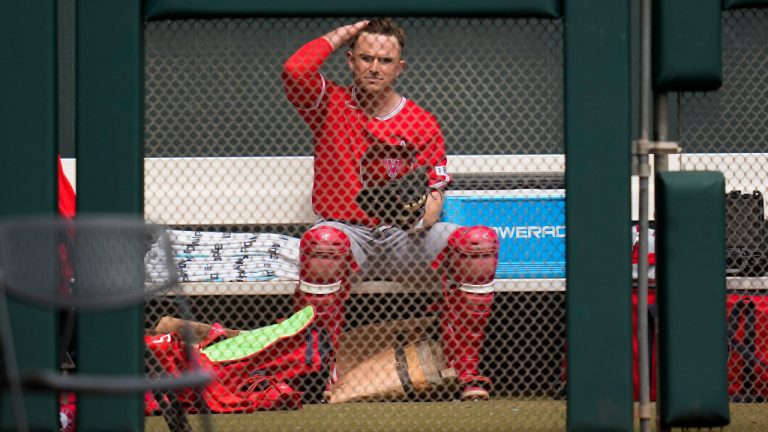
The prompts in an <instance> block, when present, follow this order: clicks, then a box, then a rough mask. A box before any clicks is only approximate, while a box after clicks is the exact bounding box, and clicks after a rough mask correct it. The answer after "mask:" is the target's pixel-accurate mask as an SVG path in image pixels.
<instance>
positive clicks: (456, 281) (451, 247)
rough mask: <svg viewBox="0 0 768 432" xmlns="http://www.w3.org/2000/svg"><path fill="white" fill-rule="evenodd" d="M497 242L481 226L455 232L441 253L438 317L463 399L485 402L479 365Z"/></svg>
mask: <svg viewBox="0 0 768 432" xmlns="http://www.w3.org/2000/svg"><path fill="white" fill-rule="evenodd" d="M498 252H499V239H498V237H497V236H496V233H495V232H494V231H493V230H491V229H490V228H487V227H484V226H475V227H465V228H459V229H457V230H456V231H454V232H453V233H452V234H451V236H450V237H449V239H448V245H447V246H446V249H445V250H444V251H443V254H442V255H443V258H442V259H443V260H444V262H443V265H444V267H445V274H444V276H443V280H444V295H445V302H444V308H443V311H442V316H441V325H442V333H443V343H444V350H445V356H446V359H447V360H448V362H449V365H450V366H452V367H453V368H454V369H456V373H457V374H458V376H459V383H460V384H461V386H462V398H463V399H488V390H489V388H490V385H491V380H490V379H489V378H487V377H485V376H483V375H481V374H480V372H479V370H478V365H479V363H480V354H481V350H482V346H483V341H484V340H485V327H486V325H487V323H488V318H489V316H490V314H491V309H492V306H493V297H494V290H493V282H494V276H495V273H496V265H497V263H498Z"/></svg>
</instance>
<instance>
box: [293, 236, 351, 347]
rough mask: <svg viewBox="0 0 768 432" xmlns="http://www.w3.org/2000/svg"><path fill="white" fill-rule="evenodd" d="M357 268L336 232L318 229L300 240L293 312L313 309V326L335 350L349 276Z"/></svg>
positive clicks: (346, 241)
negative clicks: (329, 341) (314, 324)
mask: <svg viewBox="0 0 768 432" xmlns="http://www.w3.org/2000/svg"><path fill="white" fill-rule="evenodd" d="M355 267H356V264H355V261H354V258H353V257H352V250H351V248H350V242H349V237H347V235H346V234H344V232H342V231H341V230H339V229H337V228H333V227H329V226H320V227H317V228H313V229H311V230H309V231H307V232H305V233H304V235H303V236H302V237H301V244H300V255H299V279H300V281H299V285H298V287H297V289H296V291H295V292H294V296H293V299H294V308H295V309H296V310H299V309H301V308H303V307H304V306H306V305H310V304H311V305H313V306H314V307H315V311H316V313H317V320H316V323H317V324H318V326H320V327H321V328H324V329H325V330H326V331H327V332H328V334H329V336H330V337H331V342H332V343H333V347H334V350H337V349H338V340H339V334H341V330H342V328H343V327H344V300H346V298H347V296H348V295H349V275H350V272H351V271H352V269H353V268H355Z"/></svg>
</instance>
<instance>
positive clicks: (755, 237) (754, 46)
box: [672, 9, 768, 431]
mask: <svg viewBox="0 0 768 432" xmlns="http://www.w3.org/2000/svg"><path fill="white" fill-rule="evenodd" d="M722 63H723V86H722V87H721V88H720V89H719V90H718V91H715V92H706V93H682V94H679V95H677V96H678V99H677V100H678V104H677V107H676V108H677V121H676V122H675V123H673V126H674V127H676V128H677V131H678V133H679V140H680V144H681V146H682V148H683V152H684V153H683V154H682V155H680V157H679V163H680V168H681V169H683V170H717V171H721V172H723V174H724V175H725V181H726V192H727V199H726V204H727V213H726V224H727V226H726V243H727V247H728V250H727V273H728V276H729V278H728V284H727V286H728V298H727V306H728V326H729V349H730V352H729V361H728V367H729V381H730V386H729V393H730V396H731V401H732V403H731V412H732V418H733V422H734V423H738V424H740V425H742V428H741V429H739V430H745V431H746V430H754V431H757V430H764V428H765V427H766V426H768V422H767V421H766V415H765V413H766V408H765V403H766V397H767V396H768V375H767V373H768V369H766V361H768V357H766V355H768V354H766V353H768V296H766V294H768V261H766V244H768V243H767V242H766V225H765V207H764V200H763V195H764V194H765V193H766V192H767V191H768V180H767V179H768V157H767V156H766V155H768V120H766V119H768V81H766V79H765V70H766V68H767V67H768V11H767V10H765V9H739V10H733V11H725V12H723V15H722ZM672 162H674V161H672ZM747 424H748V425H749V426H744V425H747Z"/></svg>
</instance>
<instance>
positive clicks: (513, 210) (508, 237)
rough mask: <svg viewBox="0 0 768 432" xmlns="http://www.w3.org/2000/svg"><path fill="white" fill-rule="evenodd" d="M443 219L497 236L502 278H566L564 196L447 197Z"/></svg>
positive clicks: (498, 273)
mask: <svg viewBox="0 0 768 432" xmlns="http://www.w3.org/2000/svg"><path fill="white" fill-rule="evenodd" d="M442 220H443V221H445V222H452V223H455V224H458V225H462V226H472V225H485V226H487V227H489V228H493V230H494V231H496V234H498V236H499V240H500V242H501V249H500V250H499V266H498V269H497V270H496V278H498V279H516V278H564V277H565V196H564V195H562V194H557V195H555V194H549V195H520V196H453V195H448V196H446V200H445V204H444V206H443V216H442Z"/></svg>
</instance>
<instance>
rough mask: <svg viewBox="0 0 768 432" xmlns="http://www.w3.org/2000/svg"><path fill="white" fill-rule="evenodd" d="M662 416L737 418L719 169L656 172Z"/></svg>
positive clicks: (705, 423) (695, 420)
mask: <svg viewBox="0 0 768 432" xmlns="http://www.w3.org/2000/svg"><path fill="white" fill-rule="evenodd" d="M656 211H657V217H656V223H657V228H658V229H657V231H656V245H657V248H656V254H657V265H656V266H657V269H656V272H657V283H658V300H657V301H658V308H659V339H658V340H659V365H660V369H659V385H660V392H661V393H660V400H661V402H662V405H661V421H662V422H663V424H664V425H667V426H669V427H691V428H692V427H719V426H724V425H727V424H728V423H729V422H730V415H729V412H728V379H727V369H726V361H727V356H728V346H727V340H726V334H727V330H726V322H725V314H726V312H725V182H724V179H723V175H722V174H721V173H719V172H665V173H660V174H659V176H658V177H657V180H656Z"/></svg>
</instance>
